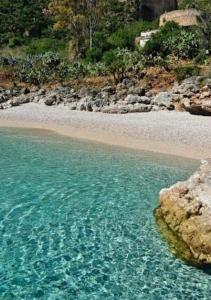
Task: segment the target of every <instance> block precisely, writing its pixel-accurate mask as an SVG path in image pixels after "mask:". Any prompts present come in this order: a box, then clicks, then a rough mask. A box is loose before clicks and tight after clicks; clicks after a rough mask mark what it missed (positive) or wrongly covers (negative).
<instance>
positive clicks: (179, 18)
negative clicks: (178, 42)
mask: <svg viewBox="0 0 211 300" xmlns="http://www.w3.org/2000/svg"><path fill="white" fill-rule="evenodd" d="M200 16H201V13H200V11H198V10H196V9H185V10H174V11H171V12H167V13H164V14H163V15H161V16H160V26H163V25H164V24H165V23H166V22H168V21H174V22H176V23H178V24H179V25H180V26H193V25H198V24H199V18H200Z"/></svg>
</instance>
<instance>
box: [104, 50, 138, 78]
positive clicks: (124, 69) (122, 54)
mask: <svg viewBox="0 0 211 300" xmlns="http://www.w3.org/2000/svg"><path fill="white" fill-rule="evenodd" d="M103 62H104V63H105V65H106V66H107V68H108V71H109V72H110V73H111V74H112V75H113V77H114V80H115V82H116V83H119V82H121V81H122V80H123V79H124V78H126V77H127V75H128V72H129V70H130V69H131V67H132V65H131V63H132V52H130V51H128V50H127V49H120V48H119V49H114V50H110V51H108V52H106V53H105V54H104V56H103Z"/></svg>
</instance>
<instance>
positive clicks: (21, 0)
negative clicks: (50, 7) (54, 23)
mask: <svg viewBox="0 0 211 300" xmlns="http://www.w3.org/2000/svg"><path fill="white" fill-rule="evenodd" d="M47 3H48V0H13V1H10V0H1V1H0V42H1V43H8V41H9V39H10V38H12V37H17V36H19V37H24V36H26V35H28V36H38V37H39V36H40V35H41V34H42V31H43V30H44V29H45V28H46V27H47V26H48V25H49V23H50V20H49V18H48V17H47V16H46V15H45V14H44V9H45V7H47Z"/></svg>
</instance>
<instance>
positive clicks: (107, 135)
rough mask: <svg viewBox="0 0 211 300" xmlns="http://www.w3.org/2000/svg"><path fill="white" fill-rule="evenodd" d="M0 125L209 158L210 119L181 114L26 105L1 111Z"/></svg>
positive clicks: (210, 145) (184, 155) (210, 148)
mask: <svg viewBox="0 0 211 300" xmlns="http://www.w3.org/2000/svg"><path fill="white" fill-rule="evenodd" d="M0 126H1V127H25V128H37V129H48V130H53V131H56V132H58V133H60V134H64V135H68V136H70V137H74V138H80V139H87V140H90V141H95V142H101V143H105V144H110V145H117V146H123V147H129V148H133V149H140V150H147V151H154V152H158V153H164V154H171V155H178V156H183V157H187V158H194V159H202V158H206V157H209V156H210V155H211V134H210V130H211V118H210V117H203V116H193V115H190V114H188V113H185V112H182V113H178V112H175V111H171V112H169V111H160V112H150V113H147V114H145V113H142V114H128V115H111V114H102V113H95V112H92V113H90V112H80V111H71V110H69V109H68V108H66V107H63V106H62V107H59V106H56V107H48V106H45V105H42V104H35V103H28V104H24V105H22V106H17V107H12V108H9V109H7V110H1V111H0Z"/></svg>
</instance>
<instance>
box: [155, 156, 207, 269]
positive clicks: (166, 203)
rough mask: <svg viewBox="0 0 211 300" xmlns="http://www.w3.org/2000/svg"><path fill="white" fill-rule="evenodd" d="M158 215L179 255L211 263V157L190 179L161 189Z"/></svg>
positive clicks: (160, 225)
mask: <svg viewBox="0 0 211 300" xmlns="http://www.w3.org/2000/svg"><path fill="white" fill-rule="evenodd" d="M155 216H156V219H157V224H158V227H159V229H160V231H161V233H162V234H163V235H164V237H165V238H166V239H167V240H168V241H169V243H170V247H171V249H173V251H174V252H175V254H176V255H178V256H179V257H182V258H183V259H185V260H186V261H188V262H190V263H193V264H198V265H203V264H211V160H208V161H202V164H201V167H200V169H199V170H198V171H197V172H196V173H195V174H193V175H192V176H191V177H190V178H189V179H188V180H187V181H185V182H179V183H177V184H175V185H173V186H172V187H170V188H169V189H163V190H161V192H160V206H159V208H158V209H156V211H155ZM165 225H166V226H165Z"/></svg>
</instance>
